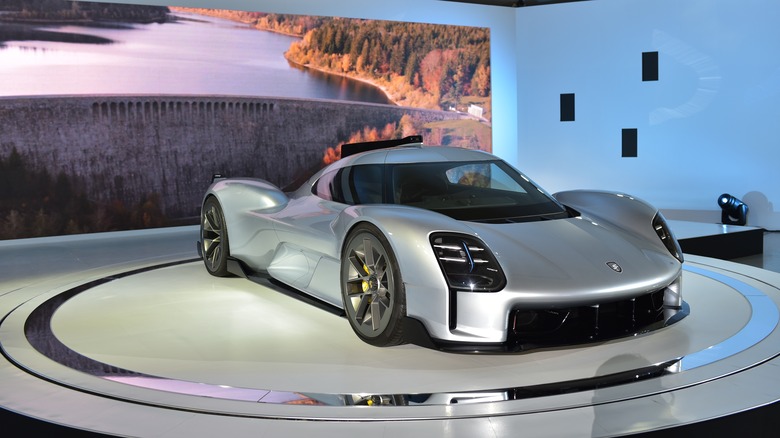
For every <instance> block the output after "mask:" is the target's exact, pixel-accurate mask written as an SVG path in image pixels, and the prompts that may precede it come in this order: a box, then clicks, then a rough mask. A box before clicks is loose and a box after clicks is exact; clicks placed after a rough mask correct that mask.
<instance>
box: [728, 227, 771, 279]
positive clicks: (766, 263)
mask: <svg viewBox="0 0 780 438" xmlns="http://www.w3.org/2000/svg"><path fill="white" fill-rule="evenodd" d="M732 261H733V262H737V263H743V264H746V265H750V266H756V267H759V268H763V269H768V270H770V271H774V272H780V231H769V232H765V233H764V253H763V254H759V255H754V256H749V257H742V258H738V259H734V260H732Z"/></svg>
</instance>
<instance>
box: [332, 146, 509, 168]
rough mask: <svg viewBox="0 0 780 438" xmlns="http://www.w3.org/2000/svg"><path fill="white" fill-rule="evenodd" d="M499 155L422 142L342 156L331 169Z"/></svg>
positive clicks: (478, 159) (491, 157)
mask: <svg viewBox="0 0 780 438" xmlns="http://www.w3.org/2000/svg"><path fill="white" fill-rule="evenodd" d="M496 159H497V157H496V156H494V155H492V154H489V153H487V152H484V151H479V150H474V149H464V148H456V147H449V146H424V145H421V144H417V145H407V146H398V147H394V148H389V149H381V150H376V151H369V152H362V153H359V154H355V155H351V156H349V157H346V158H342V159H341V160H339V161H336V162H335V163H333V165H331V166H330V169H334V168H341V167H345V166H354V165H361V164H398V163H434V162H447V161H489V160H496Z"/></svg>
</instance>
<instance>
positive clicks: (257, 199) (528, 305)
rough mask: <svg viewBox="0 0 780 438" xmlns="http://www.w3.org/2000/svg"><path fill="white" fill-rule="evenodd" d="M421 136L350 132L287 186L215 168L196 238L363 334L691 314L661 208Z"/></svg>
mask: <svg viewBox="0 0 780 438" xmlns="http://www.w3.org/2000/svg"><path fill="white" fill-rule="evenodd" d="M421 141H422V139H421V138H420V137H419V136H416V137H411V138H406V139H404V140H400V141H390V142H373V143H360V144H347V145H343V146H342V158H341V159H340V160H338V161H336V162H334V163H333V164H331V165H329V166H327V167H325V168H323V169H321V170H319V171H318V172H317V173H315V174H314V175H313V176H312V177H311V178H309V179H308V180H307V181H306V182H305V183H303V184H302V185H300V187H299V188H297V189H295V190H293V191H290V192H285V191H283V190H281V189H279V188H278V187H276V186H274V185H272V184H270V183H268V182H266V181H263V180H260V179H251V178H221V177H216V178H215V180H214V181H213V183H212V184H211V186H210V187H209V189H208V191H207V192H206V194H205V196H204V199H203V206H202V213H201V240H200V241H199V242H198V250H199V253H200V254H201V256H202V258H203V260H204V262H205V265H206V269H207V270H208V272H210V273H211V274H213V275H215V276H228V275H240V276H245V277H249V278H264V279H270V280H271V281H273V282H274V283H277V284H278V283H281V284H282V285H284V286H285V288H287V289H291V290H295V291H298V292H300V293H302V294H303V295H305V296H306V297H309V298H313V299H315V300H317V301H318V302H320V303H326V304H327V305H329V306H330V307H332V308H334V309H338V311H340V312H342V314H344V315H345V316H346V319H347V320H348V321H349V323H350V324H351V326H352V328H353V329H354V331H355V333H356V334H357V336H358V337H360V339H362V340H363V341H365V342H367V343H369V344H372V345H377V346H391V345H397V344H401V343H406V342H411V343H415V344H418V345H423V346H427V347H432V348H438V349H442V350H455V351H492V350H495V351H524V350H528V349H531V348H536V347H541V346H554V345H562V344H572V343H583V342H592V341H595V340H603V339H607V338H614V337H619V336H628V335H635V334H638V333H643V332H647V331H651V330H653V329H655V328H660V327H663V326H665V325H668V324H670V323H672V322H674V321H676V320H679V319H680V318H682V317H683V316H685V315H686V314H687V304H686V303H685V302H684V301H683V300H682V288H681V271H682V263H683V255H682V252H681V250H680V246H679V245H678V243H677V241H676V240H675V238H674V236H673V235H672V233H671V232H670V230H669V227H668V226H667V224H666V221H665V220H664V218H663V216H662V215H661V213H660V212H659V211H658V210H657V209H656V208H654V207H652V206H651V205H649V204H648V203H646V202H644V201H641V200H639V199H637V198H635V197H632V196H628V195H625V194H621V193H611V192H602V191H567V192H561V193H557V194H555V195H553V196H551V195H549V194H547V193H546V192H545V191H544V190H542V189H541V188H540V187H539V186H537V185H536V184H534V182H532V181H531V180H530V179H529V178H528V177H526V176H525V175H523V174H522V173H520V172H518V171H517V170H516V169H514V168H513V167H512V166H510V165H509V164H507V163H506V162H504V161H502V160H501V159H499V158H497V157H496V156H493V155H491V154H488V153H485V152H480V151H474V150H467V149H460V148H451V147H443V146H424V145H423V144H422V142H421Z"/></svg>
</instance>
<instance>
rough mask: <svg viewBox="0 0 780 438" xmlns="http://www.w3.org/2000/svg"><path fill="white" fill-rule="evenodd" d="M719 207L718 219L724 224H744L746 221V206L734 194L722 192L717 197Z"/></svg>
mask: <svg viewBox="0 0 780 438" xmlns="http://www.w3.org/2000/svg"><path fill="white" fill-rule="evenodd" d="M718 205H719V206H720V208H721V215H720V221H721V222H722V223H723V224H724V225H745V224H746V223H747V214H748V206H747V204H745V203H744V202H742V201H740V200H739V199H737V198H735V197H734V196H731V195H729V194H728V193H724V194H722V195H720V197H719V198H718Z"/></svg>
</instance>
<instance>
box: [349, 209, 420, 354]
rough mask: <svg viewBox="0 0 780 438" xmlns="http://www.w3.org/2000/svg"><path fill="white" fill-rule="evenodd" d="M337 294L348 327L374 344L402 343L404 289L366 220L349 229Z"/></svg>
mask: <svg viewBox="0 0 780 438" xmlns="http://www.w3.org/2000/svg"><path fill="white" fill-rule="evenodd" d="M341 295H342V299H343V300H344V310H345V311H346V314H347V319H348V320H349V323H350V325H351V326H352V329H353V330H354V331H355V333H356V334H357V335H358V337H360V339H362V340H363V341H365V342H367V343H369V344H371V345H375V346H378V347H389V346H392V345H398V344H403V343H404V342H405V341H404V337H403V319H404V317H405V316H406V293H405V291H404V285H403V282H402V281H401V272H400V270H399V268H398V263H397V261H396V258H395V255H394V254H393V251H392V249H391V248H390V244H389V242H388V241H387V239H386V238H385V237H384V235H383V234H382V232H381V231H379V229H377V228H376V227H375V226H373V225H370V224H367V223H366V224H360V225H358V226H356V227H355V229H354V230H352V231H351V232H350V233H349V235H348V236H347V239H346V241H345V243H344V247H343V249H342V252H341Z"/></svg>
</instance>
